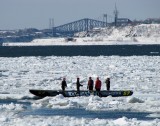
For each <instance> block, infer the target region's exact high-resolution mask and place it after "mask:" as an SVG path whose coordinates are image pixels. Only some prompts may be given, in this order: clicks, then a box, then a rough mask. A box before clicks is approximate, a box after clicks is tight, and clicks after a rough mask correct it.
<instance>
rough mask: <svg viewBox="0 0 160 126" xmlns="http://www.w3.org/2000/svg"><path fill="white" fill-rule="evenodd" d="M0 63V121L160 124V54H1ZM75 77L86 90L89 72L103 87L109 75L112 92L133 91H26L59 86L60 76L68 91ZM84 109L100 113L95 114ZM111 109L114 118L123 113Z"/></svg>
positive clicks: (16, 124)
mask: <svg viewBox="0 0 160 126" xmlns="http://www.w3.org/2000/svg"><path fill="white" fill-rule="evenodd" d="M91 61H92V62H91ZM0 64H1V65H0V78H1V79H0V88H1V91H0V92H1V94H0V125H3V126H37V125H43V126H61V125H64V126H75V125H77V126H82V125H84V126H97V125H98V126H117V125H119V126H124V125H126V126H128V125H133V126H159V125H160V95H159V94H160V83H159V82H160V77H159V75H160V57H159V56H154V57H151V56H131V57H120V56H99V57H85V56H75V57H57V56H50V57H16V58H4V57H0ZM77 76H78V77H80V82H81V83H82V84H83V87H81V90H83V89H86V88H87V80H88V77H89V76H92V78H93V79H94V80H95V79H96V77H97V76H99V77H100V79H101V81H102V84H103V86H102V88H103V89H106V87H105V85H104V80H105V78H106V77H108V76H109V77H110V78H111V90H123V89H131V90H133V91H134V94H133V95H132V96H130V97H119V98H115V97H114V98H113V97H111V96H109V97H106V98H100V97H98V96H89V97H84V96H82V97H73V98H65V97H63V96H62V95H58V96H56V97H45V98H43V99H39V100H35V96H33V95H32V94H30V93H29V89H55V90H59V89H60V83H61V80H62V78H63V77H66V80H67V84H68V87H67V89H66V90H70V89H72V90H75V89H76V85H75V82H76V77H77ZM7 101H11V102H7ZM43 109H46V110H44V111H47V113H49V115H45V113H43V114H42V115H41V114H40V115H39V114H35V113H36V111H38V110H43ZM34 110H35V112H34ZM30 111H33V112H31V113H32V114H25V113H27V112H28V113H29V112H30ZM56 112H57V114H55V115H54V113H56ZM63 112H64V113H63ZM47 113H46V114H47ZM68 113H69V114H68ZM87 113H96V114H97V113H98V114H97V115H96V114H95V115H94V117H93V116H88V115H87ZM112 113H114V114H115V116H117V115H116V114H118V113H124V114H122V116H118V117H117V118H111V117H114V114H112ZM135 113H139V115H140V114H142V113H144V114H145V113H146V115H145V116H143V117H144V118H150V119H149V120H147V119H141V118H136V117H134V116H133V115H134V114H135ZM81 114H82V115H81ZM127 114H131V115H132V117H127ZM91 115H92V114H91ZM87 116H88V117H87ZM103 116H104V117H103Z"/></svg>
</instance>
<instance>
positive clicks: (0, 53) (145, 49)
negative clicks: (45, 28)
mask: <svg viewBox="0 0 160 126" xmlns="http://www.w3.org/2000/svg"><path fill="white" fill-rule="evenodd" d="M100 55H103V56H111V55H117V56H133V55H136V56H143V55H147V56H160V45H92V46H29V47H27V46H26V47H14V46H6V47H4V46H0V57H20V56H100Z"/></svg>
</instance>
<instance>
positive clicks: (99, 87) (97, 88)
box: [95, 77, 102, 92]
mask: <svg viewBox="0 0 160 126" xmlns="http://www.w3.org/2000/svg"><path fill="white" fill-rule="evenodd" d="M101 86H102V83H101V81H100V80H99V77H97V80H96V82H95V89H96V91H98V92H99V91H100V90H101Z"/></svg>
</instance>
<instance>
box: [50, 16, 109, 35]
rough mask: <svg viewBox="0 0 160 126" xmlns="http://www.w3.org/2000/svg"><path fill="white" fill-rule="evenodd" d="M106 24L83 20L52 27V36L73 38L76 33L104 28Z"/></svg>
mask: <svg viewBox="0 0 160 126" xmlns="http://www.w3.org/2000/svg"><path fill="white" fill-rule="evenodd" d="M105 26H106V22H103V21H98V20H94V19H88V18H84V19H81V20H77V21H74V22H71V23H68V24H64V25H60V26H57V27H53V29H52V30H53V31H52V33H53V36H54V37H57V36H63V37H66V36H70V37H71V36H73V35H74V34H75V33H77V32H82V31H86V32H87V31H89V30H92V29H93V28H96V27H105Z"/></svg>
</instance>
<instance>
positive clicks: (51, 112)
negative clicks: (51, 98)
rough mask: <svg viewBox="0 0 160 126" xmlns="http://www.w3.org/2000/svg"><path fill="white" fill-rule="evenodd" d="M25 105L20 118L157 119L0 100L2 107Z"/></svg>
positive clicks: (121, 113) (127, 112) (138, 113)
mask: <svg viewBox="0 0 160 126" xmlns="http://www.w3.org/2000/svg"><path fill="white" fill-rule="evenodd" d="M11 103H14V104H23V105H25V106H26V110H24V111H22V112H20V113H18V114H19V116H21V117H22V116H23V117H25V116H28V115H33V116H34V115H38V116H70V117H77V118H99V119H117V118H122V117H127V118H137V119H138V120H153V119H155V118H156V117H147V116H148V115H149V114H151V113H148V112H132V111H89V110H86V109H85V108H70V109H51V108H39V109H33V108H32V107H31V103H30V102H29V101H27V100H25V101H23V100H22V101H21V100H14V99H8V100H3V99H1V100H0V105H3V104H11Z"/></svg>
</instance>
